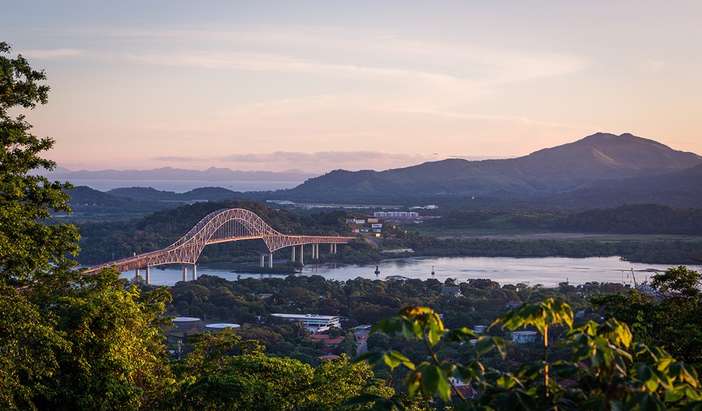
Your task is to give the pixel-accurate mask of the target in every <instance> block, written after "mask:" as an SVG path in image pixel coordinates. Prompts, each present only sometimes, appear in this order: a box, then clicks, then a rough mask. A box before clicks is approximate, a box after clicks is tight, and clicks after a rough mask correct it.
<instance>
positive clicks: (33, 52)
mask: <svg viewBox="0 0 702 411" xmlns="http://www.w3.org/2000/svg"><path fill="white" fill-rule="evenodd" d="M20 53H21V54H22V55H23V56H25V57H30V58H33V59H37V60H56V59H63V58H70V57H77V56H80V55H81V54H83V53H84V51H83V50H80V49H70V48H58V49H27V50H21V51H20Z"/></svg>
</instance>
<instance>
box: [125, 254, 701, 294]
mask: <svg viewBox="0 0 702 411" xmlns="http://www.w3.org/2000/svg"><path fill="white" fill-rule="evenodd" d="M375 266H376V265H375V264H373V265H332V264H323V265H314V264H310V265H307V266H305V268H304V270H303V272H302V274H298V275H321V276H323V277H325V278H327V279H330V280H339V281H345V280H349V279H354V278H356V277H363V278H371V279H381V280H384V279H386V278H387V277H389V276H394V275H399V276H404V277H407V278H419V279H427V278H436V279H437V280H439V281H442V282H443V281H444V280H446V279H447V278H453V279H456V280H458V281H465V280H467V279H470V278H488V279H491V280H493V281H497V282H499V283H501V284H517V283H526V284H530V285H536V284H542V285H544V286H546V287H552V286H556V285H558V283H560V282H564V281H568V282H570V283H571V284H582V283H586V282H590V281H597V282H616V283H627V284H630V283H632V278H631V277H632V273H631V270H632V269H633V270H634V275H635V276H636V280H637V281H638V282H643V281H645V280H646V279H648V278H649V277H650V276H651V275H652V274H653V272H652V271H653V270H658V271H664V270H665V269H667V268H668V267H669V266H668V265H661V264H642V263H630V262H627V261H622V260H621V259H619V258H618V257H592V258H563V257H548V258H510V257H441V258H402V259H392V260H384V261H382V262H380V263H379V264H378V267H379V269H380V274H379V275H375V274H374V271H375ZM432 267H433V269H434V272H435V275H434V276H432V275H431V272H432ZM691 268H694V269H696V270H701V269H702V267H699V266H694V267H691ZM197 271H198V275H215V276H219V277H222V278H226V279H227V280H233V281H236V280H237V278H261V277H274V276H273V275H270V274H251V273H244V272H240V273H237V272H233V271H232V270H227V269H226V268H216V269H215V268H207V267H205V266H198V270H197ZM189 274H190V271H189ZM133 275H134V274H133V273H124V274H123V276H124V277H131V276H133ZM151 277H152V283H153V284H157V285H174V284H175V283H176V282H178V281H180V279H181V271H180V269H178V268H175V267H174V268H166V269H160V268H153V269H152V270H151Z"/></svg>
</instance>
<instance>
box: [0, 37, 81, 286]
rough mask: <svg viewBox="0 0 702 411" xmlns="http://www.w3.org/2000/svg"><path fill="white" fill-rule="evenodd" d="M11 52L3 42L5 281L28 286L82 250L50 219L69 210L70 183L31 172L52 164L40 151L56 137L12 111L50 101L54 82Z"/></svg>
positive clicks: (0, 226)
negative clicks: (36, 131)
mask: <svg viewBox="0 0 702 411" xmlns="http://www.w3.org/2000/svg"><path fill="white" fill-rule="evenodd" d="M9 52H10V47H9V46H8V45H7V44H6V43H4V42H0V283H4V284H19V285H26V284H32V283H33V282H34V281H36V279H37V278H40V277H45V276H47V275H49V274H51V275H53V274H54V273H56V272H57V271H60V270H65V269H67V268H69V267H71V266H73V264H74V263H73V261H72V260H71V259H70V258H68V257H69V256H70V255H72V254H73V255H75V253H77V251H78V232H77V230H76V228H75V227H73V226H71V225H65V224H47V223H49V222H51V221H50V220H51V216H50V214H51V212H56V211H69V205H68V195H67V194H66V193H65V192H64V191H63V190H64V189H66V188H69V185H67V184H61V183H58V182H51V181H49V180H48V179H47V178H45V177H42V176H39V175H33V174H30V173H31V172H33V171H39V170H42V169H45V170H51V169H53V167H54V166H55V163H54V162H53V161H50V160H47V159H46V158H43V157H42V156H41V153H42V152H44V151H46V150H49V149H50V148H51V147H52V146H53V144H54V141H53V140H52V139H50V138H39V137H37V136H35V135H33V134H31V133H30V130H31V125H30V124H29V123H27V121H26V120H25V116H24V114H19V115H16V116H12V115H11V111H20V112H21V111H22V110H27V109H33V108H34V107H36V105H37V104H45V103H46V101H47V95H48V92H49V87H48V86H46V85H44V84H42V81H43V80H44V79H45V75H44V73H43V72H41V71H36V70H33V69H32V68H31V67H30V65H29V63H28V62H27V60H25V59H24V58H23V57H22V56H21V55H20V56H17V57H15V58H11V57H9V56H8V53H9Z"/></svg>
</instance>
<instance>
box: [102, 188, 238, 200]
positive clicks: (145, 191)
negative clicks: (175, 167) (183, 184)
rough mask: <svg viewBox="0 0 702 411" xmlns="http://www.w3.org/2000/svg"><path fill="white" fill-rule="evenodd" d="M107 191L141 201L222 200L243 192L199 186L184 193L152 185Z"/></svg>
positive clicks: (234, 197) (236, 196) (233, 197)
mask: <svg viewBox="0 0 702 411" xmlns="http://www.w3.org/2000/svg"><path fill="white" fill-rule="evenodd" d="M108 193H109V194H110V195H113V196H117V197H124V198H130V199H133V200H141V201H178V202H197V201H223V200H234V199H241V198H243V197H244V196H243V194H241V193H239V192H236V191H231V190H227V189H226V188H221V187H201V188H196V189H194V190H190V191H186V192H185V193H175V192H173V191H161V190H156V189H155V188H152V187H124V188H115V189H113V190H109V191H108Z"/></svg>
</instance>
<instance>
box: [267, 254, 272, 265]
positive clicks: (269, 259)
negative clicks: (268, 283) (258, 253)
mask: <svg viewBox="0 0 702 411" xmlns="http://www.w3.org/2000/svg"><path fill="white" fill-rule="evenodd" d="M268 268H273V253H268Z"/></svg>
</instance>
